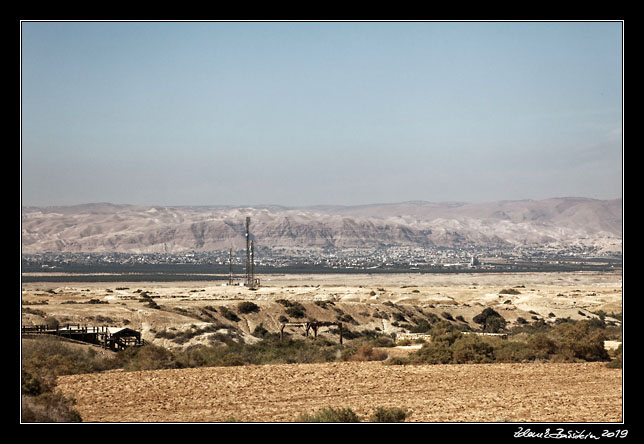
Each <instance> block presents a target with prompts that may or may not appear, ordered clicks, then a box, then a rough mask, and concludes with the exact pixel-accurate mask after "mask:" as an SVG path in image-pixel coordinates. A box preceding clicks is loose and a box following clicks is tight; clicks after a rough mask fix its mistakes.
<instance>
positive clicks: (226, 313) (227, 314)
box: [219, 307, 241, 322]
mask: <svg viewBox="0 0 644 444" xmlns="http://www.w3.org/2000/svg"><path fill="white" fill-rule="evenodd" d="M219 310H220V311H221V315H222V316H223V317H224V318H226V319H228V320H229V321H232V322H238V321H241V319H240V318H239V316H237V315H236V314H235V312H233V311H231V310H230V309H229V308H228V307H220V308H219Z"/></svg>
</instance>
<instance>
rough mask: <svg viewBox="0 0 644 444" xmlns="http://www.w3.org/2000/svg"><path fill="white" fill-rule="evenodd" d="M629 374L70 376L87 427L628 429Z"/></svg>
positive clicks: (504, 369) (291, 370)
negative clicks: (320, 421) (605, 425)
mask: <svg viewBox="0 0 644 444" xmlns="http://www.w3.org/2000/svg"><path fill="white" fill-rule="evenodd" d="M621 375H622V372H621V370H619V369H608V368H606V367H605V364H604V363H583V364H481V365H413V366H411V365H410V366H392V365H384V364H383V363H382V362H337V363H326V364H285V365H264V366H244V367H217V368H197V369H181V370H158V371H141V372H131V373H122V372H116V373H104V374H92V375H75V376H64V377H61V378H59V382H58V385H59V388H60V389H61V390H62V392H63V393H64V394H65V395H67V396H69V397H72V398H74V399H75V400H76V403H77V404H76V409H77V410H78V411H79V413H80V414H81V416H82V418H83V420H84V421H85V422H232V421H243V422H293V421H297V420H298V417H299V416H300V414H302V413H312V412H315V411H317V410H318V409H322V408H325V407H329V406H331V407H336V408H338V407H343V408H351V409H352V410H353V411H354V412H355V413H357V414H358V415H360V416H361V417H363V418H367V417H368V416H369V415H370V414H371V413H372V412H373V411H374V410H375V408H376V407H378V406H382V407H397V408H404V409H408V410H410V411H411V414H410V415H409V416H408V418H407V421H408V422H619V421H621V420H622V389H621V381H622V377H621Z"/></svg>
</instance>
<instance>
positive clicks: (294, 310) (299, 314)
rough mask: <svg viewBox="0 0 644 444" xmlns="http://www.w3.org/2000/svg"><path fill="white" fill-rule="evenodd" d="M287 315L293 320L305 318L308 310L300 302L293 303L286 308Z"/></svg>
mask: <svg viewBox="0 0 644 444" xmlns="http://www.w3.org/2000/svg"><path fill="white" fill-rule="evenodd" d="M285 311H286V314H287V315H289V316H290V317H292V318H296V319H298V318H303V317H305V316H306V308H304V306H303V305H302V304H300V303H299V302H293V303H291V305H289V306H288V307H287V308H286V310H285Z"/></svg>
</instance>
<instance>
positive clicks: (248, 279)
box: [246, 216, 255, 288]
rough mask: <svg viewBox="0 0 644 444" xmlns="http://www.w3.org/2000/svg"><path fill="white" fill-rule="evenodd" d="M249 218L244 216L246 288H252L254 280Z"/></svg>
mask: <svg viewBox="0 0 644 444" xmlns="http://www.w3.org/2000/svg"><path fill="white" fill-rule="evenodd" d="M250 244H251V241H250V216H246V286H247V287H249V288H253V286H254V285H255V279H254V276H253V270H252V258H251V251H250V250H251V248H250Z"/></svg>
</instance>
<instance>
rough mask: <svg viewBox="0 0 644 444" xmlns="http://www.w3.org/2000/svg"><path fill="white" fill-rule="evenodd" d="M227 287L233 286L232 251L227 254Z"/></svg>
mask: <svg viewBox="0 0 644 444" xmlns="http://www.w3.org/2000/svg"><path fill="white" fill-rule="evenodd" d="M228 285H233V249H232V248H231V249H230V251H229V252H228Z"/></svg>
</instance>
